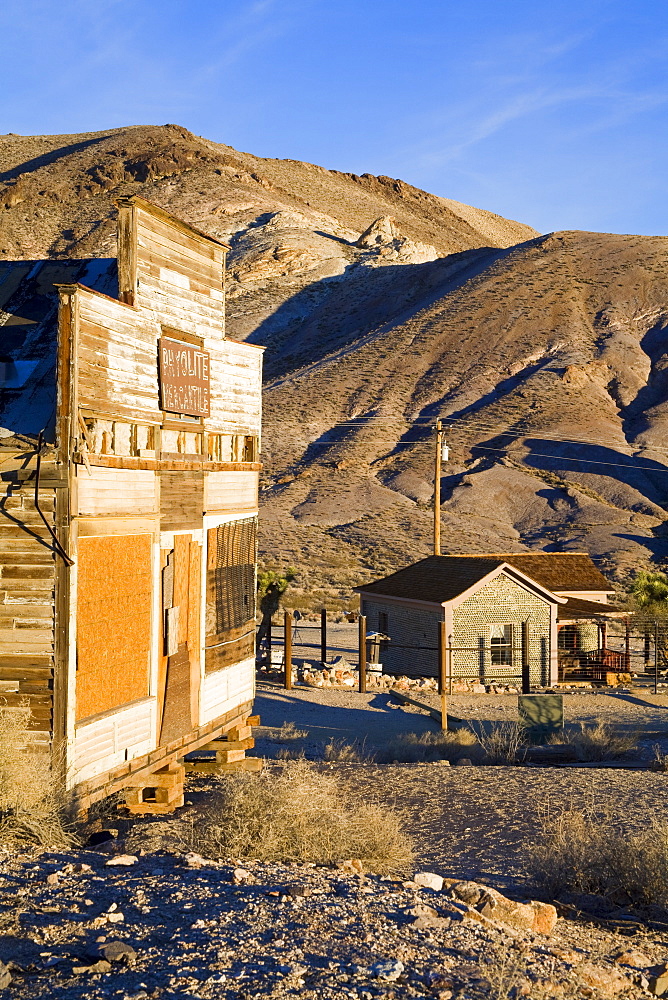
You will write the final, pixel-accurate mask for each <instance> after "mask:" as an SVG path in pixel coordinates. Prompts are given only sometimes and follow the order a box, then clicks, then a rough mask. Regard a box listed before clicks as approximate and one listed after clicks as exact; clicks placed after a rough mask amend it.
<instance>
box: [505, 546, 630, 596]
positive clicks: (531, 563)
mask: <svg viewBox="0 0 668 1000" xmlns="http://www.w3.org/2000/svg"><path fill="white" fill-rule="evenodd" d="M498 558H499V559H504V560H505V561H506V562H507V563H510V565H511V566H514V567H515V569H518V570H519V571H520V573H524V575H525V576H530V577H531V579H532V580H535V581H536V583H540V584H541V586H543V587H545V588H546V589H547V590H551V591H553V592H554V591H557V592H558V591H569V590H604V591H607V592H611V591H612V590H614V588H613V587H611V586H610V582H609V581H608V580H606V578H605V577H604V576H603V574H602V573H601V572H600V571H599V570H598V569H596V566H595V565H594V563H593V562H592V561H591V558H590V557H589V556H588V555H587V553H586V552H514V553H509V554H508V555H499V556H498Z"/></svg>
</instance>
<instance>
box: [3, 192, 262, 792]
mask: <svg viewBox="0 0 668 1000" xmlns="http://www.w3.org/2000/svg"><path fill="white" fill-rule="evenodd" d="M227 249H228V248H227V247H226V245H225V244H224V243H221V242H220V241H218V240H215V239H213V238H211V237H208V236H206V235H205V234H203V233H200V232H198V231H197V230H195V229H194V228H192V227H191V226H188V225H186V224H185V223H182V222H180V221H178V220H176V219H174V218H173V217H171V216H169V215H168V214H167V213H166V212H164V211H162V210H161V209H158V208H156V207H155V206H152V205H150V204H148V203H146V202H144V201H142V200H141V199H138V198H134V199H128V200H125V201H122V202H120V203H119V219H118V260H117V261H116V260H91V261H57V262H56V261H37V262H24V261H17V262H6V263H5V264H0V282H2V284H0V298H1V302H0V305H2V308H3V310H4V312H5V314H6V315H9V316H10V317H12V325H11V327H10V328H9V329H10V333H9V336H8V337H6V338H5V341H4V343H3V348H2V352H3V353H2V357H1V358H0V374H4V387H3V388H0V428H1V429H0V435H2V437H0V449H1V451H2V455H1V456H0V458H1V459H2V460H3V469H4V476H3V483H2V489H3V492H4V504H3V505H2V510H3V515H2V521H1V523H0V561H1V563H2V577H1V578H0V609H1V613H2V631H1V633H0V635H1V643H0V694H1V695H2V696H4V698H5V704H6V705H7V706H8V707H12V706H19V705H21V704H24V703H26V702H27V703H28V704H29V705H30V709H31V715H32V722H31V725H32V726H33V728H34V729H35V730H36V731H37V732H39V733H40V734H41V740H42V743H43V745H44V748H45V749H54V748H57V749H58V755H59V759H62V758H64V774H65V780H66V782H67V785H68V786H69V787H72V788H75V789H76V790H77V793H78V794H79V795H80V797H81V798H82V799H85V800H86V801H95V799H98V798H101V797H103V796H104V795H106V794H108V793H109V792H111V791H114V790H117V789H118V788H122V787H123V786H124V785H127V784H132V783H133V782H134V783H135V784H137V783H140V780H141V774H142V773H146V774H149V773H153V772H155V771H156V770H158V769H160V768H165V767H169V766H171V765H172V764H174V763H175V762H178V761H179V760H180V759H181V758H182V757H183V756H184V754H185V753H187V752H188V750H189V749H195V748H196V747H197V746H201V745H203V744H204V743H207V742H209V741H210V740H212V739H213V738H214V737H215V736H216V735H217V734H219V733H222V732H224V731H225V730H226V729H231V728H232V727H234V726H238V725H240V724H242V723H243V721H244V720H245V718H246V717H247V716H248V714H249V712H250V709H251V704H252V700H253V695H254V631H255V629H254V620H255V561H256V524H257V514H258V475H259V469H260V465H259V445H260V417H261V397H260V392H261V359H262V352H261V350H260V349H258V348H256V347H251V346H249V345H245V344H242V343H236V342H234V341H231V340H229V339H227V338H226V337H225V316H224V267H225V254H226V250H227ZM56 309H57V311H56Z"/></svg>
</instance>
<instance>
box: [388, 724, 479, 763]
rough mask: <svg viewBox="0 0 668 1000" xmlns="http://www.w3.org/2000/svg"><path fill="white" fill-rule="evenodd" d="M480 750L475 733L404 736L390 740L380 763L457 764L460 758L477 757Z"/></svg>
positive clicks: (464, 730) (466, 730) (405, 734)
mask: <svg viewBox="0 0 668 1000" xmlns="http://www.w3.org/2000/svg"><path fill="white" fill-rule="evenodd" d="M479 753H480V748H479V745H478V739H477V737H476V735H475V733H473V732H471V730H470V729H455V730H448V731H446V732H444V731H443V730H438V731H436V732H426V733H420V734H419V735H418V734H417V733H403V734H402V735H401V736H398V737H397V738H396V739H394V740H391V741H390V742H389V743H388V744H387V746H386V748H385V749H384V750H383V751H382V754H381V755H380V759H381V760H382V762H383V763H394V762H396V763H398V764H422V763H429V762H430V761H435V760H449V761H454V760H459V758H460V757H472V756H479Z"/></svg>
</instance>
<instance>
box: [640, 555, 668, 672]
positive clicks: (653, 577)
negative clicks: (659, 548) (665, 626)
mask: <svg viewBox="0 0 668 1000" xmlns="http://www.w3.org/2000/svg"><path fill="white" fill-rule="evenodd" d="M631 597H632V599H633V602H634V604H635V605H636V607H637V608H638V609H639V611H640V614H639V615H638V618H637V619H636V620H637V621H638V624H639V625H640V626H641V628H642V630H643V639H644V647H645V650H644V660H645V669H647V666H648V664H649V662H650V641H651V640H650V626H654V625H655V624H656V623H658V621H659V620H660V619H661V620H665V617H666V613H667V612H668V576H666V574H665V573H651V572H650V571H649V570H646V569H640V570H638V572H637V573H636V575H635V578H634V580H633V583H632V584H631ZM662 653H663V657H664V658H665V650H663V651H662Z"/></svg>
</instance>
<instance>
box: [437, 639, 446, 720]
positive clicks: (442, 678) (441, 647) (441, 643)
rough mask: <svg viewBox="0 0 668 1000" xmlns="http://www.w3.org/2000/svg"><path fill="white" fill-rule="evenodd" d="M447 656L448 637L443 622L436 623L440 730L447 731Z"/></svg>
mask: <svg viewBox="0 0 668 1000" xmlns="http://www.w3.org/2000/svg"><path fill="white" fill-rule="evenodd" d="M447 655H448V637H447V635H446V632H445V622H439V623H438V690H439V693H440V695H441V729H442V730H443V731H444V732H447V729H448V695H447V677H446V675H447Z"/></svg>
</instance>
